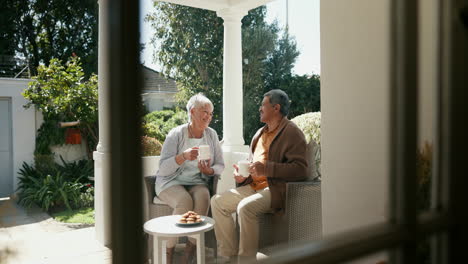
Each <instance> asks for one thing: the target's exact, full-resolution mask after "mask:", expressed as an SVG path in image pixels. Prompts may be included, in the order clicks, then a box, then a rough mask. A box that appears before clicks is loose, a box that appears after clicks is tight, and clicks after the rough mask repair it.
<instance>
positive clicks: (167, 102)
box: [141, 92, 175, 112]
mask: <svg viewBox="0 0 468 264" xmlns="http://www.w3.org/2000/svg"><path fill="white" fill-rule="evenodd" d="M141 99H142V100H143V104H144V105H145V107H146V110H147V111H148V112H153V111H159V110H162V109H163V108H164V107H173V106H174V104H175V93H171V92H161V93H158V92H156V93H144V94H142V96H141Z"/></svg>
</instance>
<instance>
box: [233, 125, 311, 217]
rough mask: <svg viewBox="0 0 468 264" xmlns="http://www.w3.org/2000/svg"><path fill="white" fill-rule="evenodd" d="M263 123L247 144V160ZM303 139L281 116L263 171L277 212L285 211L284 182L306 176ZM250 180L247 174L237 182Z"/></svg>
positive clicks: (301, 179) (298, 179)
mask: <svg viewBox="0 0 468 264" xmlns="http://www.w3.org/2000/svg"><path fill="white" fill-rule="evenodd" d="M265 127H266V126H264V127H262V128H260V129H259V130H258V131H257V133H255V135H254V137H253V138H252V143H251V144H250V159H252V155H253V151H254V150H255V146H256V144H257V142H258V140H259V139H260V136H261V135H262V133H263V130H264V129H265ZM306 144H307V143H306V140H305V137H304V133H302V131H301V130H300V129H299V128H298V127H297V126H296V124H294V123H293V122H291V121H290V120H288V119H287V118H286V117H284V118H283V119H282V120H281V122H280V124H279V128H278V132H277V134H276V135H275V137H274V138H273V141H272V142H271V145H270V150H269V151H268V159H267V163H266V168H265V174H266V176H267V180H268V186H269V187H270V192H271V208H272V209H273V210H274V211H275V212H276V213H280V214H281V213H284V206H285V205H284V204H285V199H286V182H291V181H303V180H305V179H306V175H307V174H306V173H307V166H308V161H307V160H306ZM251 182H252V177H251V176H249V177H248V178H247V179H246V180H245V181H244V182H243V183H241V184H240V185H241V186H243V185H247V184H250V183H251Z"/></svg>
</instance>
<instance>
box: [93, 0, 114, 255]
mask: <svg viewBox="0 0 468 264" xmlns="http://www.w3.org/2000/svg"><path fill="white" fill-rule="evenodd" d="M108 1H109V0H99V42H98V71H99V80H98V93H99V101H98V108H99V143H98V146H97V149H96V151H95V152H94V153H93V159H94V210H95V211H94V212H95V230H96V238H97V240H98V241H99V242H101V243H102V244H103V245H105V246H109V245H110V242H111V236H110V235H111V233H110V224H111V223H110V215H111V214H110V204H111V200H110V173H109V172H110V168H109V156H110V151H109V127H110V124H109V104H108V102H107V99H108V98H109V96H108V94H109V92H110V91H109V89H107V88H108V87H109V86H108V85H106V84H107V81H108V78H109V76H108V73H109V71H108V70H106V68H107V67H108V65H109V63H107V61H108V59H109V56H108V55H107V52H106V49H105V47H107V46H108V42H109V41H108V38H107V34H106V33H107V32H108V24H107V21H108V16H109V8H108Z"/></svg>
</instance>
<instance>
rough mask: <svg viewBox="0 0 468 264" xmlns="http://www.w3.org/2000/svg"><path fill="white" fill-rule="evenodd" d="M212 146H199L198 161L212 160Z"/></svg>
mask: <svg viewBox="0 0 468 264" xmlns="http://www.w3.org/2000/svg"><path fill="white" fill-rule="evenodd" d="M210 156H211V155H210V146H208V145H200V146H198V159H199V160H208V159H210Z"/></svg>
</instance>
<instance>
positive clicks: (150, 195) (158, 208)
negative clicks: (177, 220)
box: [144, 175, 219, 259]
mask: <svg viewBox="0 0 468 264" xmlns="http://www.w3.org/2000/svg"><path fill="white" fill-rule="evenodd" d="M144 179H145V205H147V208H146V213H145V221H148V220H150V219H153V218H156V217H160V216H166V215H171V214H172V211H173V209H172V208H171V207H170V206H169V205H167V204H166V203H165V202H163V201H161V200H159V199H158V197H157V196H156V191H155V182H156V176H145V177H144ZM218 179H219V176H218V175H215V176H214V177H212V178H211V180H210V182H209V183H208V189H209V190H210V196H213V195H214V194H216V188H217V185H218ZM208 215H209V216H211V207H210V211H209V212H208ZM147 238H148V239H147V240H148V243H147V252H148V257H149V258H150V257H151V256H152V251H153V238H152V237H151V236H147ZM185 241H186V238H185V237H184V238H181V239H180V242H185ZM205 243H206V246H207V247H210V248H213V251H214V257H215V259H216V257H217V247H216V238H215V234H214V230H211V231H208V232H207V233H206V234H205Z"/></svg>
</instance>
